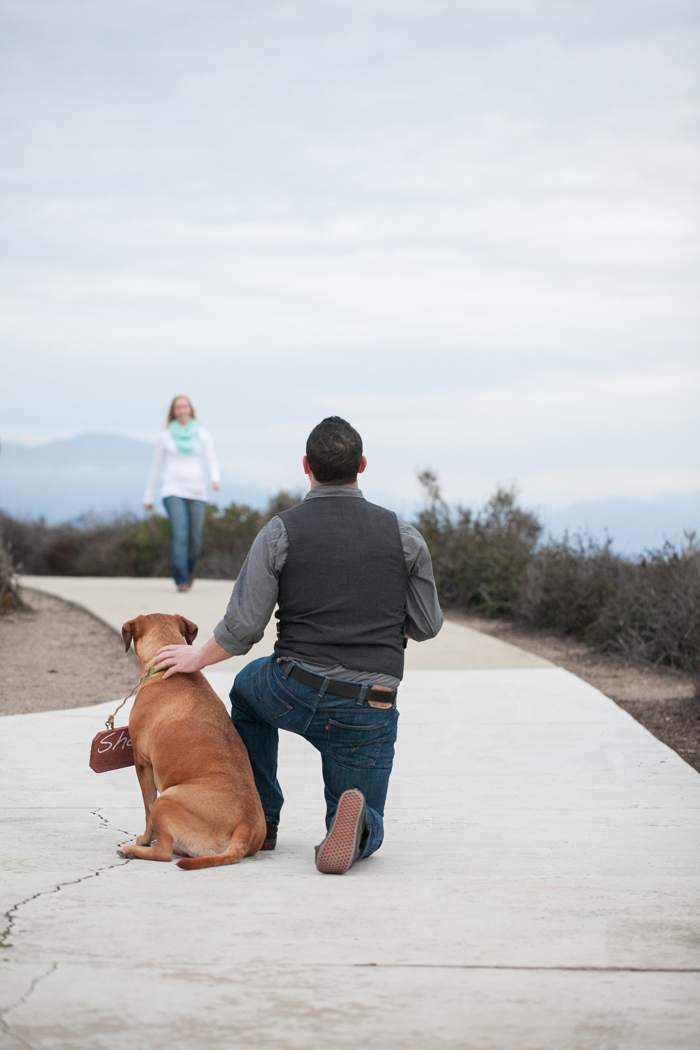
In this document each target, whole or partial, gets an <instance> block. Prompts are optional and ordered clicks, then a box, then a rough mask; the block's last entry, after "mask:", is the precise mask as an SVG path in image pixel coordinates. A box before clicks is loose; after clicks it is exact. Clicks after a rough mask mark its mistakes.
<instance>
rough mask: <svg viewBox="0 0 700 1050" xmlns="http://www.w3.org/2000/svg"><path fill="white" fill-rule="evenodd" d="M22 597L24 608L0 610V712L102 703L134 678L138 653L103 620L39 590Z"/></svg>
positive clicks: (117, 694)
mask: <svg viewBox="0 0 700 1050" xmlns="http://www.w3.org/2000/svg"><path fill="white" fill-rule="evenodd" d="M22 596H23V598H24V600H25V602H27V604H28V605H29V607H30V608H29V609H28V610H26V611H21V612H20V611H13V612H9V613H3V614H0V715H22V714H28V713H30V712H32V711H56V710H58V709H61V708H71V707H87V706H88V705H90V704H100V703H104V702H105V700H114V699H116V698H117V697H124V696H126V694H127V693H128V692H129V691H130V689H131V688H132V686H133V685H134V684H135V683H136V682H138V678H139V665H138V661H137V660H136V657H135V656H134V655H133V652H129V653H125V652H124V643H123V642H122V640H121V638H120V637H119V635H118V634H117V633H116V632H115V631H113V630H112V628H111V627H108V626H107V624H104V623H102V621H101V620H97V619H96V618H95V617H94V616H91V615H90V613H89V612H86V611H85V610H84V609H80V608H78V607H77V606H75V605H71V604H70V603H69V602H64V601H62V600H61V599H60V598H54V597H52V596H51V595H48V594H42V593H41V592H40V591H33V590H28V589H27V588H22Z"/></svg>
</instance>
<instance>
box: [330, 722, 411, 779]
mask: <svg viewBox="0 0 700 1050" xmlns="http://www.w3.org/2000/svg"><path fill="white" fill-rule="evenodd" d="M395 725H396V723H395V719H389V720H388V721H386V722H377V723H375V724H374V725H369V726H367V725H364V726H363V725H346V724H345V723H343V722H337V721H336V720H335V719H333V718H329V719H328V752H329V754H331V755H332V756H333V758H335V759H336V761H338V762H341V763H342V764H343V765H344V766H355V767H357V768H360V769H372V768H373V767H374V766H376V765H377V760H378V759H379V756H380V753H381V750H382V747H384V745H385V744H393V742H394V738H395V736H396V728H395ZM385 754H386V757H387V758H388V762H386V763H384V762H382V763H381V764H382V765H384V764H386V765H389V766H391V760H392V758H393V754H394V749H393V747H391V748H389V749H387V748H385Z"/></svg>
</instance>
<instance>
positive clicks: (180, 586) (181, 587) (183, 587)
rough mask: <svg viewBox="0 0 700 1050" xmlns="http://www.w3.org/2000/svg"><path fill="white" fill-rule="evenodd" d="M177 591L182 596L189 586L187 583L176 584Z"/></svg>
mask: <svg viewBox="0 0 700 1050" xmlns="http://www.w3.org/2000/svg"><path fill="white" fill-rule="evenodd" d="M177 589H178V591H180V592H181V593H183V594H184V592H185V591H189V589H190V585H189V583H178V585H177Z"/></svg>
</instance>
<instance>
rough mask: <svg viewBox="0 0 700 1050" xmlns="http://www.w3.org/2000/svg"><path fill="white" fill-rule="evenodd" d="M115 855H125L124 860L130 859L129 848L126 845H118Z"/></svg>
mask: <svg viewBox="0 0 700 1050" xmlns="http://www.w3.org/2000/svg"><path fill="white" fill-rule="evenodd" d="M117 856H118V857H125V858H126V860H130V859H131V852H130V850H129V847H128V846H120V847H119V849H118V850H117Z"/></svg>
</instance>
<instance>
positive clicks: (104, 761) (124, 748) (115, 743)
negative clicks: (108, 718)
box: [90, 726, 134, 773]
mask: <svg viewBox="0 0 700 1050" xmlns="http://www.w3.org/2000/svg"><path fill="white" fill-rule="evenodd" d="M133 764H134V749H133V747H132V746H131V737H130V736H129V727H128V726H121V727H117V729H103V730H102V732H101V733H98V734H97V736H96V737H95V739H94V740H93V742H92V747H91V748H90V769H94V771H95V772H96V773H106V772H107V770H109V769H121V768H122V767H123V766H133Z"/></svg>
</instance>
